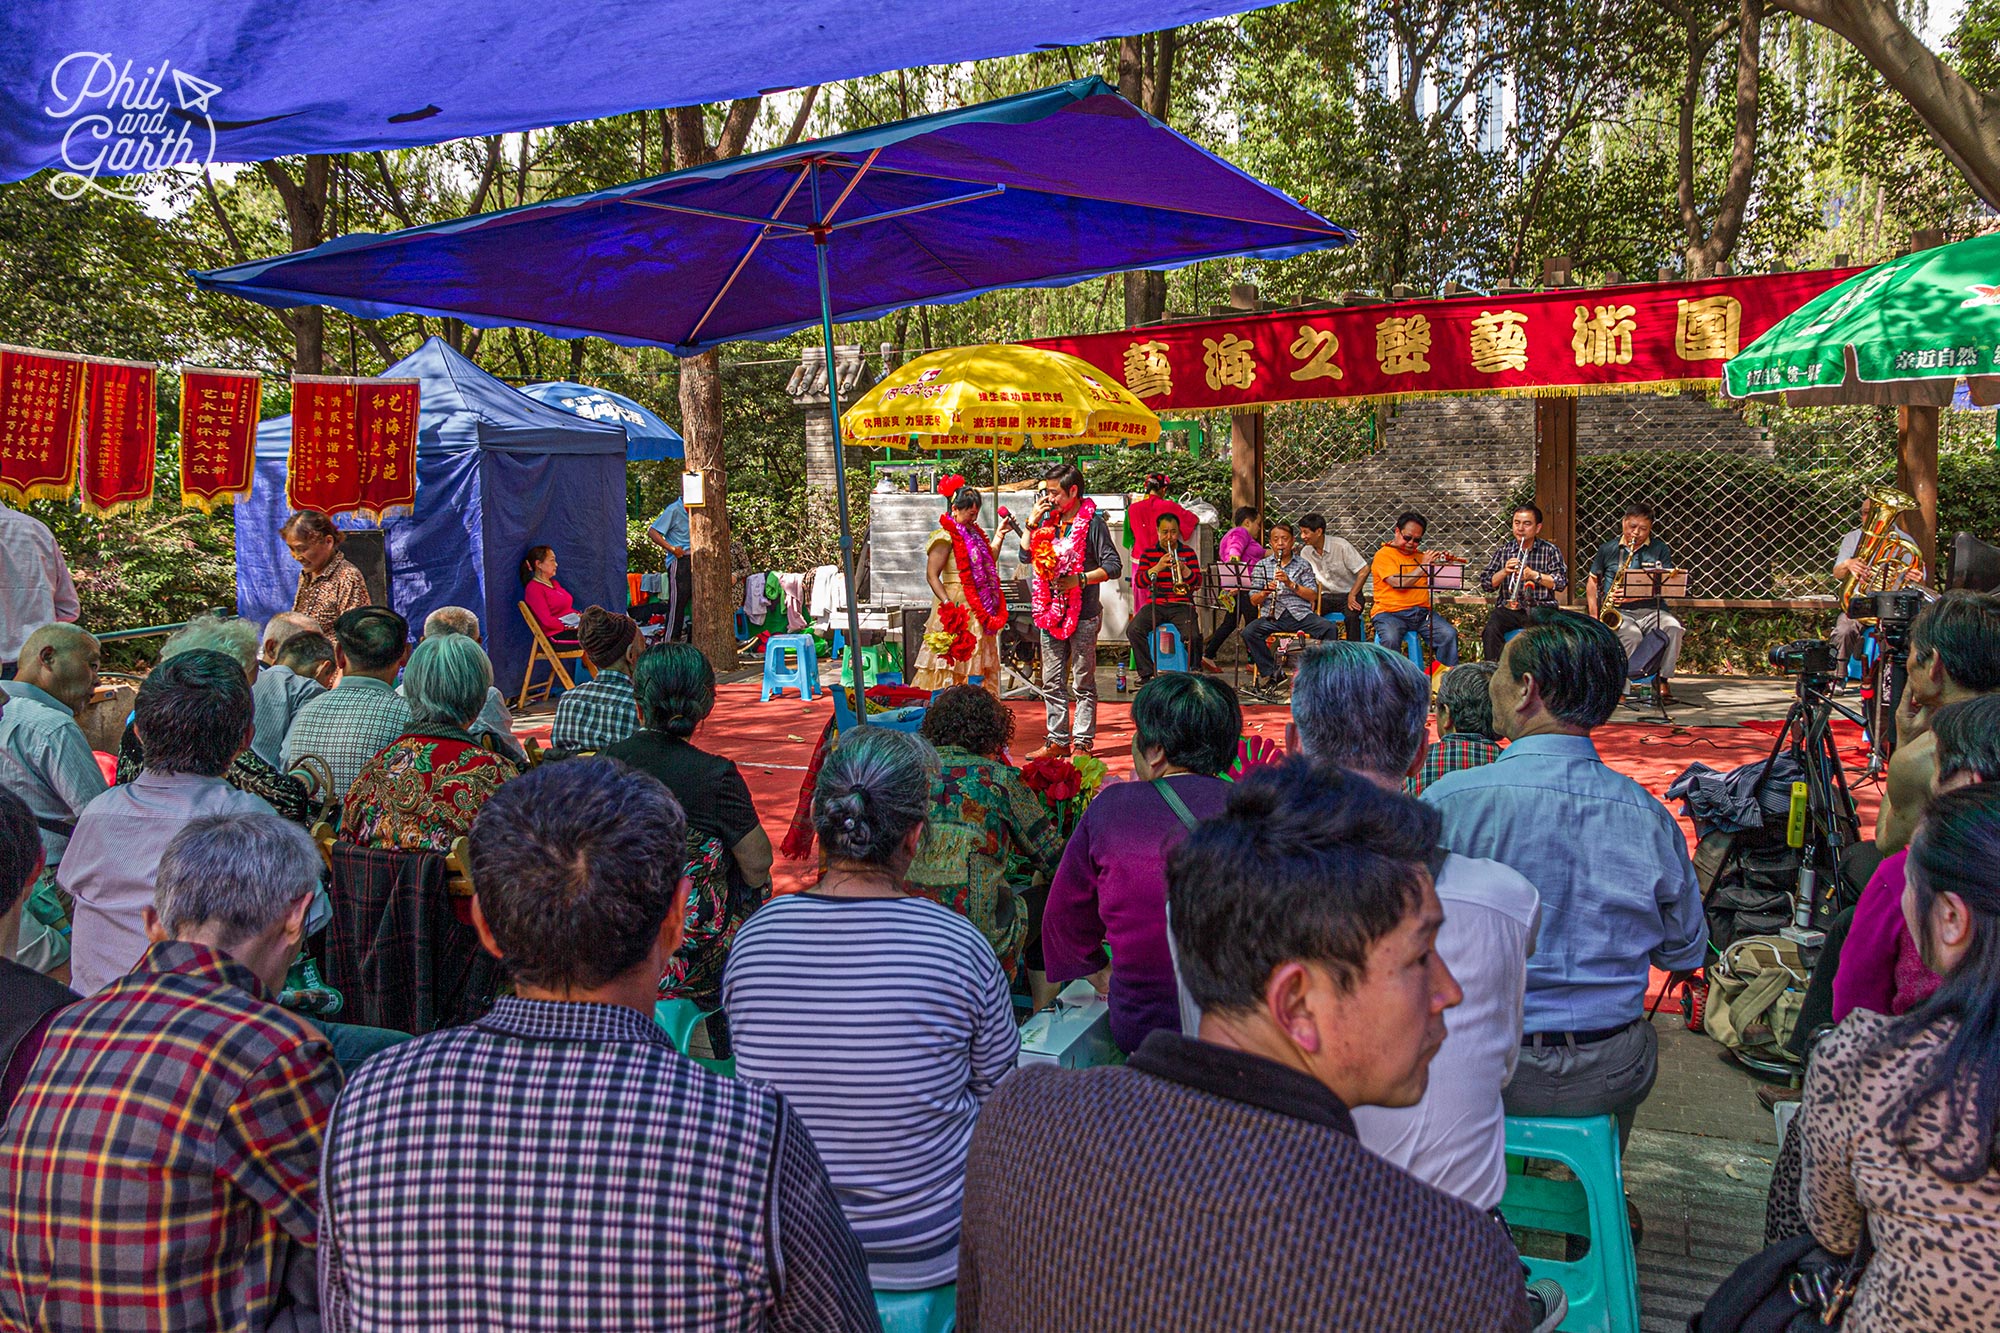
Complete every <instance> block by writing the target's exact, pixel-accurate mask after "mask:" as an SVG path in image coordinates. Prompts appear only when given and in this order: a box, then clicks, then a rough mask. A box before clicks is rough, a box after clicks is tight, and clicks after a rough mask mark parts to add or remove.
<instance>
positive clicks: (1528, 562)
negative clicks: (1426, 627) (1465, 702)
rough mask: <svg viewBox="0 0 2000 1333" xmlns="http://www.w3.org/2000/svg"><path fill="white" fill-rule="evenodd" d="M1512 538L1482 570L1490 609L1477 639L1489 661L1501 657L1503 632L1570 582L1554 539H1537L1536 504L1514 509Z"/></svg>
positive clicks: (1539, 525) (1538, 518)
mask: <svg viewBox="0 0 2000 1333" xmlns="http://www.w3.org/2000/svg"><path fill="white" fill-rule="evenodd" d="M1511 526H1512V529H1513V533H1514V535H1513V538H1512V540H1510V541H1507V542H1504V543H1502V544H1501V545H1500V546H1499V547H1498V548H1497V549H1496V550H1495V551H1494V552H1493V556H1492V558H1491V559H1489V560H1488V561H1487V562H1486V572H1485V573H1484V574H1483V575H1482V577H1483V578H1484V580H1485V586H1486V590H1487V591H1488V592H1490V593H1492V594H1493V609H1492V611H1490V612H1488V613H1487V616H1486V628H1485V629H1484V630H1482V631H1481V632H1480V635H1479V643H1480V647H1481V649H1482V650H1483V652H1484V654H1485V659H1486V660H1487V661H1488V662H1497V661H1499V660H1500V649H1501V648H1502V647H1503V646H1504V645H1505V644H1506V642H1507V635H1508V634H1509V633H1510V632H1511V631H1513V630H1517V629H1524V628H1526V627H1527V624H1528V612H1529V611H1530V610H1532V609H1533V608H1535V607H1538V606H1554V605H1555V604H1556V594H1557V593H1559V592H1561V591H1563V590H1564V589H1565V588H1567V587H1569V566H1568V564H1566V563H1565V562H1564V560H1563V555H1562V552H1561V551H1559V550H1557V549H1556V544H1555V543H1554V542H1548V541H1543V540H1542V510H1541V506H1540V505H1533V504H1524V505H1522V506H1521V507H1520V508H1518V509H1516V510H1515V511H1514V518H1513V523H1512V525H1511Z"/></svg>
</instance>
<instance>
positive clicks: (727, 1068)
mask: <svg viewBox="0 0 2000 1333" xmlns="http://www.w3.org/2000/svg"><path fill="white" fill-rule="evenodd" d="M707 1018H708V1014H707V1013H706V1012H705V1011H703V1009H702V1007H701V1006H700V1005H698V1004H696V1003H695V1002H694V1001H693V1000H661V1001H659V1002H658V1003H657V1004H655V1005H654V1006H653V1021H654V1022H655V1023H657V1024H659V1025H660V1030H661V1031H662V1032H664V1033H666V1034H667V1042H668V1044H669V1045H671V1046H672V1047H673V1048H674V1049H675V1050H676V1051H679V1052H680V1053H681V1054H682V1055H687V1056H688V1059H690V1060H692V1061H694V1062H695V1063H696V1064H698V1065H700V1066H701V1067H702V1068H703V1069H706V1070H708V1071H709V1072H710V1073H712V1074H720V1075H722V1076H723V1077H724V1078H735V1077H736V1057H734V1056H731V1057H730V1058H729V1059H727V1060H708V1059H704V1058H702V1057H701V1056H699V1055H688V1043H689V1042H690V1041H691V1040H692V1039H693V1037H694V1030H695V1029H696V1028H697V1027H700V1026H701V1024H702V1023H703V1022H705V1021H706V1020H707Z"/></svg>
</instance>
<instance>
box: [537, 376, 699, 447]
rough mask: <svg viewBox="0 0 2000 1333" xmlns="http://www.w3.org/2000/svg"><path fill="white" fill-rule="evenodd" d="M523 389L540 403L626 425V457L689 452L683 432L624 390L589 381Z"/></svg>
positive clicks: (551, 382)
mask: <svg viewBox="0 0 2000 1333" xmlns="http://www.w3.org/2000/svg"><path fill="white" fill-rule="evenodd" d="M521 392H522V393H525V394H527V395H528V397H530V398H532V399H534V400H535V401H536V402H538V403H547V404H548V405H549V406H550V407H560V408H561V409H562V410H563V411H565V412H573V413H575V414H576V415H577V416H580V417H583V418H585V419H586V420H589V421H609V422H611V423H612V424H613V425H617V426H623V427H624V428H625V457H626V458H627V459H628V460H630V461H631V462H634V463H651V462H657V461H658V460H660V459H663V458H680V457H682V456H683V455H685V454H686V452H687V443H686V441H684V440H682V439H681V433H680V432H679V431H677V430H675V429H674V428H673V427H672V426H669V425H668V424H667V423H666V422H664V421H662V420H660V418H659V417H657V416H655V415H654V414H653V411H652V409H650V408H648V407H646V406H645V405H644V404H643V403H636V402H634V401H632V400H631V399H630V398H627V397H626V396H625V395H624V394H622V393H613V392H612V391H611V390H609V389H595V388H592V387H591V386H590V385H588V384H573V383H571V382H570V381H568V380H551V381H549V382H548V383H545V384H524V385H522V386H521Z"/></svg>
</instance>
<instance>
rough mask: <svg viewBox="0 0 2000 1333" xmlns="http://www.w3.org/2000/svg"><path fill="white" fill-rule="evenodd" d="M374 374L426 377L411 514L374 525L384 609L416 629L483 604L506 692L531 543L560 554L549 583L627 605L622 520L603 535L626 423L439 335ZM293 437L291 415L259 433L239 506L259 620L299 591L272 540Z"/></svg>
mask: <svg viewBox="0 0 2000 1333" xmlns="http://www.w3.org/2000/svg"><path fill="white" fill-rule="evenodd" d="M383 373H384V374H385V375H386V376H387V377H388V378H391V379H416V380H420V381H422V388H421V389H420V391H419V392H420V405H419V411H418V423H417V502H416V507H415V512H414V513H413V514H410V515H406V516H403V517H398V518H391V519H389V520H387V521H386V522H384V523H383V525H382V535H383V546H384V548H385V550H386V552H387V555H388V562H389V603H390V605H391V606H393V607H394V608H395V609H396V610H397V611H399V612H401V613H402V614H403V615H404V616H405V617H407V618H408V619H409V621H410V630H411V633H412V634H413V635H415V634H420V633H422V629H423V618H424V617H425V616H426V615H429V614H430V613H431V612H432V611H435V610H436V609H437V608H438V607H440V606H464V607H470V608H471V609H472V610H474V611H476V612H478V613H479V619H480V622H481V624H482V626H483V628H484V629H485V632H486V650H487V652H488V653H489V654H490V655H491V656H492V658H493V675H494V680H495V682H496V683H497V684H499V686H500V688H501V690H502V691H503V692H505V693H507V694H509V695H511V694H512V693H513V692H514V691H515V690H517V689H518V688H519V687H520V680H521V672H522V671H523V670H524V669H525V668H526V666H527V664H528V649H529V645H530V639H529V635H528V627H527V625H526V623H525V622H523V621H522V619H521V613H520V611H519V610H518V609H517V604H518V603H519V601H520V600H521V579H520V563H521V557H522V556H523V555H524V554H525V553H526V551H527V549H528V548H529V547H530V546H535V545H539V544H547V545H549V546H553V547H554V548H555V550H556V556H557V559H558V560H559V561H560V563H561V572H560V573H558V574H557V576H556V577H557V578H558V579H559V580H560V581H561V583H562V585H563V586H564V587H565V588H567V589H569V591H570V594H571V596H573V597H574V598H575V599H576V604H577V606H578V607H584V606H588V605H590V604H591V603H593V602H596V603H598V604H600V605H603V606H608V607H614V608H616V607H623V606H624V605H625V541H624V532H623V530H622V527H621V528H620V530H619V531H618V532H617V534H616V535H615V537H614V538H613V539H611V540H606V537H605V516H606V515H619V514H623V513H624V512H625V431H624V428H623V427H621V426H616V425H612V424H610V423H608V422H597V421H586V420H584V419H582V418H580V417H576V416H572V415H570V414H569V413H568V412H565V411H563V410H562V409H561V408H558V407H550V406H548V405H546V404H544V403H538V402H536V401H535V400H534V399H532V398H529V397H527V396H526V395H524V394H521V393H517V392H516V391H515V390H513V389H510V388H508V387H507V386H506V385H505V384H503V383H501V382H500V381H499V380H497V379H495V378H493V376H491V375H489V374H487V373H486V372H485V371H483V370H481V369H480V368H479V367H478V366H476V365H474V364H473V363H472V362H471V361H469V360H467V359H466V358H465V357H463V356H461V355H460V354H459V353H457V352H455V351H453V350H452V349H451V346H450V344H448V343H446V342H444V341H443V340H442V339H439V338H432V339H430V340H429V341H427V342H426V343H424V345H423V346H422V347H419V348H418V349H417V350H416V351H414V352H412V353H410V355H408V356H406V357H404V358H403V359H402V360H401V361H398V362H397V363H396V364H395V365H393V366H391V367H389V369H388V370H387V371H385V372H383ZM291 443H292V419H291V418H290V417H289V416H284V417H276V418H273V419H272V420H270V421H266V422H265V423H264V424H263V425H261V426H259V427H258V428H257V478H256V484H255V486H254V488H253V489H252V490H251V492H250V496H249V498H248V499H246V500H244V501H243V502H242V503H240V504H238V505H237V506H236V609H237V611H238V612H239V613H240V614H242V615H245V616H250V617H254V618H256V619H258V620H262V619H264V618H265V617H267V616H270V615H274V614H276V613H277V612H279V611H284V610H288V609H290V607H291V605H292V598H293V596H294V595H295V594H296V593H297V591H298V586H299V566H298V562H297V561H295V560H293V559H292V557H291V553H290V552H289V551H288V550H287V549H286V548H285V543H284V539H283V538H281V537H280V536H279V535H278V529H279V528H281V527H283V526H284V522H285V519H286V517H287V515H288V514H289V513H290V512H291V511H290V508H289V506H287V504H286V502H285V470H286V461H287V459H288V458H289V456H290V453H291ZM336 521H337V522H338V523H339V524H340V525H341V526H342V527H349V528H359V527H363V526H365V524H363V523H362V522H361V521H360V520H358V519H353V518H350V517H348V516H342V517H341V518H339V519H338V520H336Z"/></svg>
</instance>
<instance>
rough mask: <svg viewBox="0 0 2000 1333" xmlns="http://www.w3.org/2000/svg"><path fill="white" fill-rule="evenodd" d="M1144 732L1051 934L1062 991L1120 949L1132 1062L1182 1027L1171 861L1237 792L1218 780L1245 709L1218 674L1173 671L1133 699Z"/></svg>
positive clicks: (1089, 815) (1076, 853)
mask: <svg viewBox="0 0 2000 1333" xmlns="http://www.w3.org/2000/svg"><path fill="white" fill-rule="evenodd" d="M1132 727H1133V731H1134V735H1133V738H1132V767H1133V769H1134V771H1135V773H1136V775H1137V777H1136V779H1135V780H1134V781H1131V782H1119V783H1113V784H1111V785H1110V786H1107V787H1105V789H1104V790H1103V791H1101V792H1099V793H1098V796H1097V799H1096V800H1094V801H1092V802H1091V803H1090V809H1088V810H1086V811H1084V815H1083V819H1082V820H1081V821H1080V822H1079V823H1078V824H1077V827H1076V832H1075V833H1073V834H1071V835H1070V840H1069V846H1068V847H1066V848H1064V849H1063V858H1062V864H1061V865H1059V866H1057V868H1056V877H1055V882H1054V883H1053V884H1051V885H1050V886H1049V902H1048V907H1047V908H1046V910H1045V911H1044V912H1043V914H1042V938H1041V946H1042V949H1041V952H1042V959H1043V964H1044V967H1045V969H1046V971H1047V973H1048V979H1049V980H1050V981H1051V982H1055V983H1057V984H1058V985H1060V984H1061V983H1063V982H1068V981H1074V980H1075V979H1077V978H1078V977H1088V976H1092V975H1093V974H1095V973H1097V972H1099V971H1101V970H1102V969H1103V967H1104V948H1105V947H1106V946H1109V948H1110V951H1111V955H1112V958H1113V962H1112V967H1111V982H1110V999H1111V1039H1112V1040H1113V1041H1115V1042H1117V1043H1118V1049H1120V1050H1122V1051H1124V1052H1126V1053H1127V1054H1128V1055H1129V1054H1130V1053H1131V1052H1133V1051H1135V1050H1137V1049H1138V1048H1139V1043H1140V1042H1141V1041H1144V1040H1145V1038H1146V1034H1147V1033H1148V1032H1151V1031H1153V1030H1154V1029H1155V1028H1165V1029H1167V1030H1168V1031H1170V1032H1178V1031H1180V1008H1179V1004H1180V995H1179V990H1178V988H1177V987H1176V986H1175V984H1174V966H1173V956H1172V954H1171V952H1170V951H1169V950H1168V947H1167V856H1168V854H1169V853H1171V852H1172V851H1173V849H1174V848H1175V847H1176V846H1178V845H1179V844H1180V841H1181V839H1182V838H1184V837H1186V836H1187V829H1188V825H1189V824H1190V823H1191V822H1193V821H1196V820H1202V819H1207V818H1210V817H1212V816H1214V815H1217V814H1220V813H1221V812H1222V807H1223V804H1224V802H1225V801H1226V800H1227V797H1228V792H1229V786H1228V784H1227V783H1226V782H1224V781H1223V780H1222V779H1221V778H1219V777H1217V776H1216V775H1217V774H1219V773H1222V772H1223V771H1225V770H1226V769H1227V768H1228V767H1229V765H1230V763H1231V761H1233V760H1234V759H1235V758H1236V744H1237V740H1238V738H1239V737H1240V736H1241V735H1242V732H1243V710H1242V708H1241V706H1239V705H1238V703H1237V701H1236V692H1235V691H1234V690H1232V689H1230V688H1229V686H1227V685H1225V684H1224V683H1223V682H1221V681H1219V680H1217V679H1215V678H1214V677H1211V676H1202V675H1195V674H1192V673H1189V672H1181V671H1170V672H1162V673H1161V674H1159V675H1157V676H1155V677H1154V678H1153V679H1152V680H1150V681H1148V682H1147V683H1146V684H1145V685H1144V686H1143V687H1142V688H1141V689H1140V691H1139V693H1138V694H1136V695H1134V696H1133V699H1132ZM1033 963H1034V960H1033V958H1032V956H1031V957H1030V959H1029V965H1030V966H1031V967H1032V966H1033Z"/></svg>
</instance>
